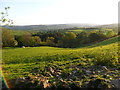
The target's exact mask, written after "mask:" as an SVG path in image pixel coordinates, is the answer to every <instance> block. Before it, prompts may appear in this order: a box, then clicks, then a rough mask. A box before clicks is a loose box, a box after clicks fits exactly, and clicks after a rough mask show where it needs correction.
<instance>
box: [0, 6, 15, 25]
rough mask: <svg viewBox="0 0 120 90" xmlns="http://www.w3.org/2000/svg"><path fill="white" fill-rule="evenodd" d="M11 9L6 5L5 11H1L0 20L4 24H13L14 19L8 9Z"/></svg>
mask: <svg viewBox="0 0 120 90" xmlns="http://www.w3.org/2000/svg"><path fill="white" fill-rule="evenodd" d="M9 9H10V7H5V12H1V13H0V17H1V18H0V22H1V24H3V25H5V24H6V25H11V24H13V20H11V19H9V18H8V10H9Z"/></svg>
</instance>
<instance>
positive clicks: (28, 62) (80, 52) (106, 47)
mask: <svg viewBox="0 0 120 90" xmlns="http://www.w3.org/2000/svg"><path fill="white" fill-rule="evenodd" d="M117 41H118V37H114V38H111V39H108V40H105V41H103V42H100V43H98V44H95V45H93V46H88V47H83V48H72V49H70V48H56V47H26V48H3V50H2V53H3V56H2V57H3V60H2V63H3V65H2V69H3V73H4V75H5V77H6V78H7V80H8V81H11V80H13V81H14V80H15V79H16V78H20V77H25V76H29V75H37V74H41V75H43V76H49V77H50V73H51V71H50V70H48V69H46V68H50V67H52V68H55V69H61V74H60V77H66V78H67V76H69V75H68V73H72V72H73V71H74V70H75V69H76V68H77V66H80V67H78V70H77V71H79V72H82V71H80V70H82V69H81V67H84V68H85V69H88V68H89V67H92V66H95V67H97V66H99V65H101V66H106V67H108V68H109V67H114V68H116V69H117V68H120V66H119V61H118V58H119V56H118V42H117ZM111 72H113V71H111ZM114 72H116V71H114ZM117 72H118V73H117V74H116V75H118V74H120V71H117ZM48 73H49V75H48ZM102 74H103V73H101V74H97V75H98V76H99V77H102ZM53 77H55V76H54V75H53ZM53 77H52V78H53ZM90 77H91V76H89V78H90ZM112 77H114V75H113V76H112ZM76 78H78V76H77V75H76ZM89 78H87V79H89ZM50 80H51V78H50ZM64 80H65V81H69V80H66V79H64ZM75 81H78V79H75ZM83 81H84V80H83ZM9 83H11V82H9Z"/></svg>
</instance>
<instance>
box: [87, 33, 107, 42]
mask: <svg viewBox="0 0 120 90" xmlns="http://www.w3.org/2000/svg"><path fill="white" fill-rule="evenodd" d="M89 38H90V41H91V42H96V41H99V40H103V39H105V38H106V36H105V35H104V34H102V33H91V34H90V35H89Z"/></svg>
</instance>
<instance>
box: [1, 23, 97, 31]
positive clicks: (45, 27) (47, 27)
mask: <svg viewBox="0 0 120 90" xmlns="http://www.w3.org/2000/svg"><path fill="white" fill-rule="evenodd" d="M94 26H98V25H94V24H52V25H25V26H16V25H15V26H14V27H10V26H3V27H5V28H7V29H12V30H59V29H69V28H79V27H81V28H82V27H94Z"/></svg>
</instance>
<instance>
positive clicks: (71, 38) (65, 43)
mask: <svg viewBox="0 0 120 90" xmlns="http://www.w3.org/2000/svg"><path fill="white" fill-rule="evenodd" d="M58 45H59V46H61V47H70V48H71V47H75V46H76V34H75V33H73V32H66V33H65V35H63V37H62V38H61V40H60V41H59V43H58Z"/></svg>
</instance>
